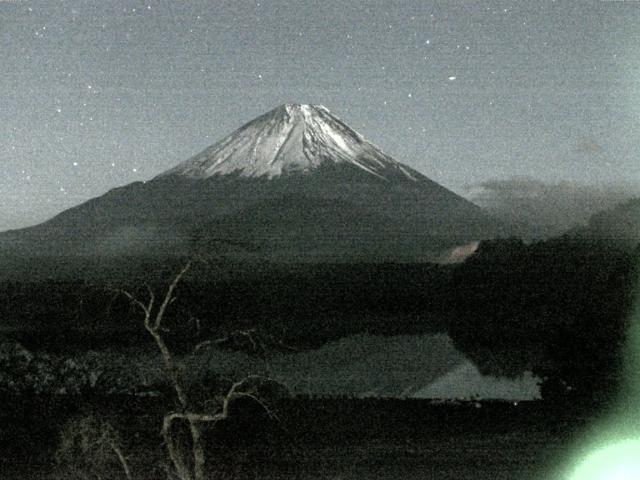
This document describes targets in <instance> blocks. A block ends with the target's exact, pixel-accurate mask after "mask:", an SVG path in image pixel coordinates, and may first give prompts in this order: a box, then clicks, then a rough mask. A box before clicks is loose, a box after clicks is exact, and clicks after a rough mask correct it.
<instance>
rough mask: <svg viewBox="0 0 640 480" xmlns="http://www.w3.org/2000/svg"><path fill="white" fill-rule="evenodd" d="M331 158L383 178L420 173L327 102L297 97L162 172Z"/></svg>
mask: <svg viewBox="0 0 640 480" xmlns="http://www.w3.org/2000/svg"><path fill="white" fill-rule="evenodd" d="M326 162H330V163H331V162H332V163H346V164H351V165H353V166H356V167H358V168H360V169H362V170H365V171H367V172H368V173H370V174H372V175H375V176H377V177H381V178H385V172H388V171H390V170H393V171H394V172H395V173H396V174H397V173H401V174H402V175H403V176H405V177H407V178H409V179H412V180H416V177H417V176H419V174H418V173H417V172H415V171H414V170H412V169H410V168H408V167H405V166H403V165H401V164H399V163H398V162H396V161H395V160H393V159H392V158H391V157H389V156H387V155H385V154H384V153H383V152H382V151H381V150H380V149H379V148H377V147H375V146H374V145H372V144H371V143H369V142H367V141H366V140H365V139H364V138H363V137H362V136H361V135H360V134H359V133H357V132H356V131H354V130H352V129H351V128H349V127H348V126H347V125H346V124H345V123H343V122H342V121H341V120H340V119H339V118H337V117H336V116H334V115H333V114H332V113H331V112H329V110H328V109H327V108H326V107H324V106H322V105H304V104H297V103H286V104H284V105H281V106H279V107H277V108H275V109H273V110H271V111H270V112H267V113H266V114H264V115H262V116H260V117H258V118H256V119H255V120H253V121H251V122H249V123H247V124H246V125H244V126H242V127H240V128H239V129H238V130H236V131H235V132H233V133H232V134H231V135H229V136H227V137H226V138H224V139H222V140H221V141H219V142H218V143H216V144H214V145H212V146H211V147H209V148H207V149H206V150H204V151H203V152H201V153H199V154H197V155H196V156H194V157H192V158H190V159H188V160H186V161H185V162H182V163H181V164H179V165H178V166H176V167H175V168H173V169H171V170H169V171H167V172H165V173H164V174H162V175H161V176H167V175H181V176H186V177H191V178H208V177H211V176H214V175H226V174H231V173H235V174H239V175H240V176H243V177H262V176H266V177H267V178H273V177H278V176H280V175H283V174H290V173H295V172H307V171H310V170H314V169H316V168H318V167H319V166H320V165H321V164H324V163H326Z"/></svg>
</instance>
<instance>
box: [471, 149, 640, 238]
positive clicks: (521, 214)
mask: <svg viewBox="0 0 640 480" xmlns="http://www.w3.org/2000/svg"><path fill="white" fill-rule="evenodd" d="M584 148H591V149H593V148H597V147H595V146H594V145H585V146H584ZM466 196H467V198H469V199H470V200H471V201H473V202H474V203H476V204H477V205H479V206H481V207H483V208H485V209H486V210H488V211H489V212H491V213H493V214H494V215H496V216H498V217H500V218H502V219H505V220H510V221H516V222H521V223H526V224H528V225H530V226H532V227H533V234H534V236H540V237H547V236H553V235H559V234H562V233H564V232H566V231H567V230H569V229H570V228H573V227H575V226H579V225H584V224H586V223H587V221H588V220H589V218H590V217H591V215H593V214H594V213H597V212H599V211H602V210H605V209H608V208H611V207H613V206H614V205H615V204H617V203H621V202H624V201H625V200H628V199H629V198H633V197H636V196H640V189H633V188H632V187H630V186H623V185H602V186H595V185H581V184H578V183H574V182H559V183H546V182H542V181H540V180H536V179H533V178H529V177H513V178H509V179H503V180H499V179H493V180H487V181H484V182H480V183H477V184H474V185H469V186H467V193H466Z"/></svg>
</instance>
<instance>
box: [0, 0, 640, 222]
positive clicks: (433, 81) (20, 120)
mask: <svg viewBox="0 0 640 480" xmlns="http://www.w3.org/2000/svg"><path fill="white" fill-rule="evenodd" d="M0 42H1V43H0V65H2V75H1V76H0V88H1V89H2V95H1V96H0V165H1V166H2V175H1V176H0V198H1V199H2V202H1V203H0V229H5V228H14V227H19V226H25V225H28V224H31V223H34V222H37V221H40V220H43V219H45V218H47V217H49V216H51V215H53V214H55V213H57V212H59V211H61V210H63V209H65V208H68V207H70V206H72V205H75V204H77V203H80V202H81V201H83V200H86V199H88V198H90V197H93V196H96V195H98V194H101V193H103V192H105V191H106V190H108V189H110V188H113V187H115V186H119V185H122V184H125V183H129V182H132V181H136V180H145V179H149V178H151V177H153V176H154V175H156V174H158V173H160V172H162V171H163V170H166V169H168V168H170V167H172V166H174V165H175V164H177V163H178V162H179V161H181V160H184V159H186V158H187V157H189V156H191V155H193V154H195V153H197V152H198V151H200V150H202V149H203V148H205V147H206V146H208V145H210V144H212V143H214V142H215V141H216V140H218V139H220V138H222V137H223V136H225V135H226V134H227V133H230V132H231V131H232V130H234V129H235V128H237V127H239V126H240V125H241V124H243V123H245V122H247V121H249V120H251V119H253V118H254V117H255V116H257V115H259V114H261V113H264V112H265V111H267V110H269V109H271V108H273V107H275V106H277V105H279V104H281V103H285V102H299V103H320V104H323V105H326V106H327V107H328V108H329V109H330V110H331V111H332V112H333V113H335V114H336V115H338V116H339V117H340V118H342V119H343V120H344V121H345V122H347V123H348V124H349V125H351V126H352V127H353V128H355V129H356V130H358V131H359V132H360V133H362V134H363V135H364V136H365V137H366V138H367V139H369V140H370V141H372V142H373V143H375V144H377V145H378V146H380V147H381V148H382V149H383V150H384V151H385V152H387V153H389V154H391V155H392V156H394V157H395V158H396V159H397V160H399V161H401V162H404V163H406V164H408V165H411V166H412V167H414V168H416V169H418V170H420V171H421V172H423V173H424V174H426V175H427V176H429V177H431V178H432V179H434V180H435V181H437V182H439V183H441V184H443V185H444V186H446V187H448V188H451V189H453V190H454V191H457V192H459V193H464V190H465V186H466V185H469V184H474V183H476V182H480V181H483V180H487V179H492V178H509V177H512V176H528V177H533V178H537V179H540V180H543V181H545V182H558V181H563V180H566V181H572V182H577V183H584V184H612V183H613V184H619V183H625V184H640V159H639V157H640V156H639V153H640V148H639V146H638V132H640V128H639V127H640V2H639V1H631V0H626V1H597V0H596V1H581V0H577V1H557V2H554V1H541V2H538V1H535V2H534V1H530V0H526V1H520V2H513V1H493V2H481V1H465V2H462V1H444V0H440V1H437V2H436V1H430V2H429V1H427V2H421V1H416V0H413V1H410V0H402V1H387V0H385V1H382V0H373V1H358V2H355V1H354V2H348V1H343V0H323V1H311V0H302V1H290V2H284V1H267V0H259V1H239V0H233V1H214V2H198V1H190V2H184V3H183V2H178V1H174V2H168V1H163V2H157V1H148V2H141V1H128V2H125V1H121V0H118V1H109V2H97V1H96V2H76V1H53V0H49V1H41V2H40V1H29V0H12V1H8V0H0Z"/></svg>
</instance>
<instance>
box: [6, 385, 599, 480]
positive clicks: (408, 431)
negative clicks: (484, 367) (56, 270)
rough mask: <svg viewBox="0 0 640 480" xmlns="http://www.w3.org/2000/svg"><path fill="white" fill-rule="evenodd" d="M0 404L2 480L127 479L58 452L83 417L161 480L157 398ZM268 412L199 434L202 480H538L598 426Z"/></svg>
mask: <svg viewBox="0 0 640 480" xmlns="http://www.w3.org/2000/svg"><path fill="white" fill-rule="evenodd" d="M1 403H2V406H3V408H2V413H1V414H0V417H1V419H0V422H1V425H2V435H1V436H0V453H1V455H0V457H1V458H2V464H1V465H0V471H1V472H3V478H33V479H38V480H40V479H62V478H65V479H66V478H99V477H98V476H100V477H101V478H103V479H120V478H125V477H124V475H123V473H122V469H121V468H120V466H119V465H118V462H117V459H115V458H114V457H113V456H112V455H111V456H110V455H108V452H107V454H105V452H99V451H96V450H95V449H93V450H92V449H89V450H88V451H84V454H82V455H80V451H81V445H79V444H74V445H71V446H69V444H67V445H66V449H65V450H64V451H63V452H61V442H63V441H64V440H65V438H64V435H65V433H64V432H65V426H68V425H69V424H73V422H74V421H75V422H77V421H78V419H82V418H88V417H91V418H94V419H98V420H99V421H102V422H108V423H109V425H112V426H113V429H114V430H115V431H116V432H118V434H119V439H120V440H119V441H120V445H121V448H122V451H123V452H124V454H125V455H126V456H127V458H128V460H129V463H130V465H131V474H132V477H133V478H136V479H145V480H146V479H149V480H150V479H157V478H167V474H166V471H167V468H168V465H167V460H166V454H165V452H164V448H165V447H164V445H163V444H162V438H161V436H160V434H159V425H160V423H161V419H162V416H163V415H164V412H165V408H166V405H165V400H164V399H162V398H141V397H124V396H123V397H113V396H112V397H94V398H86V397H77V396H53V397H42V396H32V397H28V398H25V397H4V398H2V400H1ZM271 407H272V408H273V411H274V412H275V413H276V416H277V418H268V417H267V416H266V415H264V412H260V410H259V409H255V406H252V405H251V402H239V403H238V404H237V405H236V407H235V408H234V411H233V415H232V416H231V417H230V418H229V419H228V420H226V421H224V422H222V423H220V424H218V425H216V426H215V428H209V429H207V430H206V431H205V443H206V451H207V454H208V457H209V462H208V464H207V468H208V475H209V476H210V478H236V479H244V478H247V479H258V478H282V479H293V478H301V479H307V478H318V479H320V478H354V479H355V478H358V479H360V478H362V479H364V478H416V479H417V478H433V479H452V480H453V479H485V478H492V479H493V478H500V479H515V478H518V479H520V478H551V477H548V476H546V474H545V473H544V472H546V471H548V470H553V469H555V468H556V467H558V466H559V465H561V464H562V463H563V462H564V461H565V460H566V456H567V455H568V447H569V446H570V445H572V444H573V443H574V442H575V441H576V439H579V438H580V434H581V431H582V429H583V427H584V425H585V423H586V422H587V421H588V419H589V418H591V417H592V416H593V415H594V410H593V409H591V408H587V407H584V406H583V407H582V408H576V407H575V406H571V407H567V408H558V407H557V406H552V405H549V404H545V403H543V402H521V403H519V404H513V403H507V402H460V403H443V404H437V403H432V402H428V401H424V400H393V399H388V400H385V399H348V398H335V399H314V398H281V399H279V400H277V401H274V402H272V403H271ZM67 428H68V427H67ZM97 433H103V432H97ZM67 435H68V433H67ZM66 440H67V443H69V442H68V440H69V439H68V438H66ZM74 449H75V450H74ZM207 478H209V477H207Z"/></svg>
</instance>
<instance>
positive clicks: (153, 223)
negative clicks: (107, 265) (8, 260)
mask: <svg viewBox="0 0 640 480" xmlns="http://www.w3.org/2000/svg"><path fill="white" fill-rule="evenodd" d="M500 233H504V228H502V226H501V225H500V224H499V223H498V222H496V221H494V220H493V219H492V218H491V217H489V216H488V215H486V214H484V213H483V212H482V210H481V209H480V208H479V207H477V206H475V205H473V204H472V203H470V202H468V201H467V200H465V199H463V198H462V197H460V196H458V195H456V194H454V193H453V192H451V191H449V190H447V189H445V188H444V187H442V186H440V185H438V184H437V183H435V182H433V181H432V180H430V179H428V178H427V177H425V176H424V175H422V174H420V173H419V172H417V171H415V170H413V169H411V168H409V167H407V166H404V165H402V164H400V163H398V162H396V161H395V160H393V159H392V158H390V157H389V156H387V155H385V154H384V153H383V152H382V151H380V150H379V149H378V148H377V147H375V146H374V145H372V144H370V143H369V142H367V141H366V140H364V139H363V138H362V137H361V136H360V135H359V134H357V133H356V132H354V131H353V130H352V129H350V128H349V127H348V126H347V125H345V124H344V123H342V122H341V121H340V120H339V119H337V117H335V116H333V115H332V114H331V113H329V112H328V110H327V109H326V108H324V107H319V106H310V105H293V104H287V105H283V106H281V107H278V108H276V109H274V110H272V111H271V112H268V113H267V114H265V115H263V116H261V117H259V118H257V119H255V120H254V121H252V122H250V123H248V124H246V125H245V126H243V127H241V128H240V129H238V130H237V131H236V132H234V133H232V134H231V135H229V136H228V137H226V138H224V139H223V140H221V141H220V142H218V143H216V144H215V145H213V146H211V147H209V148H207V149H206V150H204V151H203V152H201V153H200V154H198V155H196V156H194V157H193V158H190V159H188V160H186V161H185V162H183V163H181V164H179V165H178V166H176V167H175V168H173V169H170V170H168V171H167V172H165V173H163V174H160V175H158V176H157V177H156V178H154V179H152V180H151V181H148V182H138V183H134V184H131V185H127V186H124V187H121V188H117V189H114V190H112V191H110V192H108V193H107V194H105V195H103V196H101V197H99V198H95V199H92V200H90V201H88V202H86V203H84V204H82V205H80V206H78V207H75V208H72V209H69V210H67V211H65V212H62V213H61V214H59V215H58V216H56V217H54V218H53V219H51V220H49V221H48V222H45V223H43V224H41V225H38V226H35V227H31V228H27V229H23V230H18V231H12V232H6V233H4V234H2V235H0V248H2V249H3V251H4V252H11V253H16V254H19V255H27V256H31V255H53V256H59V255H69V254H72V255H76V256H77V255H84V256H105V255H106V256H110V255H120V256H121V255H186V254H189V253H191V252H193V248H194V242H196V241H197V242H201V243H202V245H205V246H206V245H209V244H210V242H209V243H208V242H207V239H211V238H214V239H219V238H224V239H226V240H230V241H246V240H247V239H249V240H251V242H252V243H253V244H254V245H256V246H257V249H258V251H259V253H258V255H259V256H261V257H262V258H267V259H271V260H277V261H298V260H304V261H351V260H356V259H357V260H361V259H363V258H366V259H367V261H389V260H401V261H412V260H417V261H424V260H427V259H429V258H434V257H435V256H437V252H439V251H441V250H442V249H444V248H446V247H451V246H454V245H458V244H462V243H466V242H468V241H472V240H478V239H482V238H491V237H493V236H495V235H497V234H500ZM311 240H313V241H315V243H316V245H315V246H314V245H312V243H314V242H311ZM274 242H275V245H274ZM202 245H200V246H196V247H197V248H199V249H200V253H202Z"/></svg>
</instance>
